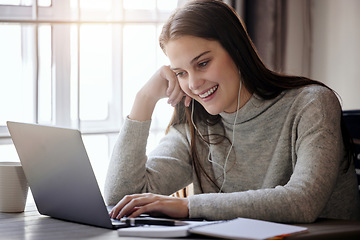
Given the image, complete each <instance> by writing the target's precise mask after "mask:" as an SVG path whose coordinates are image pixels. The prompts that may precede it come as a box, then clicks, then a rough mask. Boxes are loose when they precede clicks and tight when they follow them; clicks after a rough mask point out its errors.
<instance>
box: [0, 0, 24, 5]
mask: <svg viewBox="0 0 360 240" xmlns="http://www.w3.org/2000/svg"><path fill="white" fill-rule="evenodd" d="M20 2H21V0H0V5H20Z"/></svg>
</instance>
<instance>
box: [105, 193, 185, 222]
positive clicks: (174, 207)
mask: <svg viewBox="0 0 360 240" xmlns="http://www.w3.org/2000/svg"><path fill="white" fill-rule="evenodd" d="M188 203H189V202H188V199H187V198H177V197H169V196H164V195H158V194H152V193H142V194H133V195H127V196H125V197H124V198H123V199H122V200H121V201H120V202H119V203H118V204H116V206H115V207H114V208H113V209H112V210H111V212H110V217H111V218H114V219H120V218H122V217H131V218H133V217H138V216H140V215H141V214H143V213H146V214H150V215H156V216H158V215H166V216H167V217H171V218H188V217H189V209H188Z"/></svg>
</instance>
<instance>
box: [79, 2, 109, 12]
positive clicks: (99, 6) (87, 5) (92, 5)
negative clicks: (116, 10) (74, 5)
mask: <svg viewBox="0 0 360 240" xmlns="http://www.w3.org/2000/svg"><path fill="white" fill-rule="evenodd" d="M73 1H74V0H73ZM74 2H75V1H74ZM111 7H112V1H111V0H101V1H99V0H80V8H81V9H88V10H111Z"/></svg>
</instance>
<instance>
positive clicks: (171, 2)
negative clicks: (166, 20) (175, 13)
mask: <svg viewBox="0 0 360 240" xmlns="http://www.w3.org/2000/svg"><path fill="white" fill-rule="evenodd" d="M177 3H178V0H157V8H158V9H159V10H162V11H172V10H175V8H176V7H177Z"/></svg>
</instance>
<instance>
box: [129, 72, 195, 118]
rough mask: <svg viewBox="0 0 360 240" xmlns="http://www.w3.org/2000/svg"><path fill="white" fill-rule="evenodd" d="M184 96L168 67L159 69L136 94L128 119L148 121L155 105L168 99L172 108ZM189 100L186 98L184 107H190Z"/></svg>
mask: <svg viewBox="0 0 360 240" xmlns="http://www.w3.org/2000/svg"><path fill="white" fill-rule="evenodd" d="M184 96H186V95H185V93H184V92H183V91H182V90H181V88H180V85H179V82H178V79H177V77H176V75H175V73H174V72H173V71H172V70H171V69H170V67H169V66H163V67H161V68H160V69H159V70H158V71H157V72H156V73H155V74H154V75H153V76H152V77H151V78H150V80H149V81H148V82H147V83H146V84H145V85H144V86H143V87H142V88H141V89H140V91H139V92H138V93H137V95H136V98H135V102H134V105H133V108H132V109H131V112H130V115H129V118H130V119H133V120H138V121H146V120H150V119H151V116H152V113H153V111H154V108H155V105H156V103H157V102H158V101H159V100H160V99H162V98H166V97H168V103H169V104H171V105H172V106H175V105H176V104H178V103H179V102H180V101H181V99H182V98H183V97H184ZM190 101H191V98H190V97H188V96H186V99H185V105H186V106H189V105H190Z"/></svg>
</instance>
